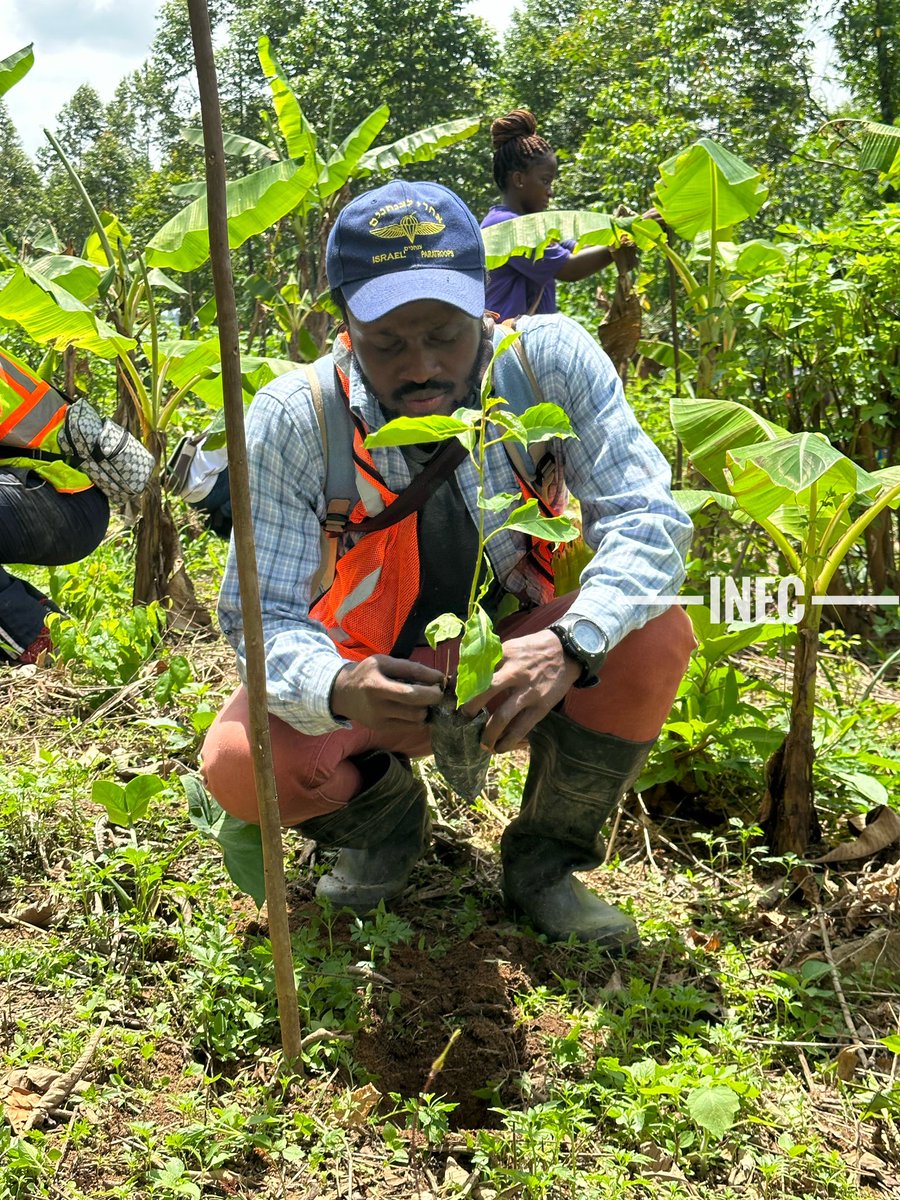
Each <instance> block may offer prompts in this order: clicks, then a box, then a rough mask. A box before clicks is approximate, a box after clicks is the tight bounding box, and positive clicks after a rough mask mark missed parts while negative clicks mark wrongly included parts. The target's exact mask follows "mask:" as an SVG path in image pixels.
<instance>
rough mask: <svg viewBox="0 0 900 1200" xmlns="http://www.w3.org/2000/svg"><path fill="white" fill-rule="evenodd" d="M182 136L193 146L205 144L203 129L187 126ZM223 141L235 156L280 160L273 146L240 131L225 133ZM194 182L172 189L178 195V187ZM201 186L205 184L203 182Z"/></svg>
mask: <svg viewBox="0 0 900 1200" xmlns="http://www.w3.org/2000/svg"><path fill="white" fill-rule="evenodd" d="M181 136H182V138H183V140H184V141H186V142H189V143H190V144H191V145H192V146H201V147H202V146H203V145H204V141H203V130H202V129H194V128H193V127H191V126H186V127H185V128H184V129H182V130H181ZM222 142H223V143H224V148H225V153H226V154H231V155H232V156H233V157H235V158H254V159H256V160H257V161H258V162H261V163H262V162H278V154H277V153H276V151H274V150H273V149H272V147H271V146H264V145H263V144H262V142H255V141H254V140H253V138H248V137H242V136H241V135H240V134H239V133H223V134H222ZM193 186H194V185H193V184H178V185H176V187H175V188H173V189H172V190H173V191H174V192H175V194H176V195H179V194H180V193H179V192H178V190H177V188H179V187H193ZM199 186H200V187H202V186H203V184H202V183H201V184H200V185H199Z"/></svg>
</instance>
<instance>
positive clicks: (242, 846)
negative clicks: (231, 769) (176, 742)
mask: <svg viewBox="0 0 900 1200" xmlns="http://www.w3.org/2000/svg"><path fill="white" fill-rule="evenodd" d="M181 782H182V786H183V787H184V791H185V795H186V796H187V799H188V816H189V817H190V819H191V824H192V825H194V826H195V827H196V828H197V829H199V831H200V832H201V833H202V834H204V835H205V836H206V837H210V838H212V839H213V841H214V842H218V844H219V846H220V847H221V850H222V857H223V859H224V862H225V870H226V871H227V872H228V875H229V877H230V879H231V881H232V883H234V884H235V886H236V887H239V888H240V889H241V891H242V892H246V893H247V895H248V896H252V897H253V899H254V900H255V901H256V906H257V908H262V906H263V904H264V902H265V899H266V877H265V871H264V869H263V855H262V837H261V834H260V831H259V826H258V825H250V824H249V823H248V822H247V821H239V820H238V819H237V817H232V816H231V815H230V814H229V813H226V812H225V810H224V809H223V808H222V807H221V806H220V805H219V804H217V803H216V801H215V800H214V799H213V797H212V796H210V795H209V793H208V792H207V790H206V788H205V787H204V786H203V784H202V783H201V782H200V780H199V779H195V778H193V776H184V777H183V778H182V780H181Z"/></svg>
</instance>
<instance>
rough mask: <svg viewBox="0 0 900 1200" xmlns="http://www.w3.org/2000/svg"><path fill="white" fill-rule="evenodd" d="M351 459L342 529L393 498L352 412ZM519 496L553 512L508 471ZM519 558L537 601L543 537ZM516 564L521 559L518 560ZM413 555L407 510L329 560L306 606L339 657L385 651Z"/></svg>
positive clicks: (548, 559) (544, 566) (544, 585)
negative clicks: (320, 588)
mask: <svg viewBox="0 0 900 1200" xmlns="http://www.w3.org/2000/svg"><path fill="white" fill-rule="evenodd" d="M340 341H341V342H342V344H343V349H344V350H346V351H347V352H348V353H349V351H350V349H351V347H350V340H349V337H348V335H347V334H346V333H343V334H341V335H340ZM335 373H336V375H337V378H338V381H339V383H340V387H341V390H342V392H343V393H344V398H345V400H349V395H350V380H349V378H348V376H347V374H346V373H345V371H344V370H343V369H342V366H341V365H339V364H338V359H337V357H336V358H335ZM351 415H352V416H353V421H354V427H355V428H354V433H353V460H354V466H355V469H356V485H357V492H358V495H359V501H358V503H357V504H356V506H355V507H354V509H353V511H352V513H351V514H350V523H349V524H348V525H347V527H346V532H347V533H351V534H352V532H353V524H354V523H357V522H359V521H362V520H364V519H365V518H366V517H373V516H375V515H377V513H380V512H381V511H382V510H383V509H384V508H386V507H387V505H389V504H391V503H392V502H393V500H395V499H396V496H397V493H395V492H392V491H391V489H390V488H389V487H388V486H387V484H386V483H385V481H384V479H383V478H382V476H381V474H380V473H379V471H378V469H377V467H376V466H375V462H374V460H373V459H372V456H371V454H370V453H369V451H368V450H367V449H366V447H365V445H364V442H363V439H364V437H365V433H366V431H365V429H364V428H363V427H362V423H361V422H360V421H359V418H358V417H356V416H355V414H351ZM516 475H517V478H518V480H519V487H520V490H521V492H522V497H523V499H524V500H530V499H532V498H534V499H536V500H537V501H538V504H539V505H540V508H541V511H542V513H543V514H544V515H545V516H559V515H560V513H559V512H556V511H554V510H553V508H551V507H550V506H549V505H548V504H547V502H546V501H545V499H544V498H543V496H542V495H541V493H540V491H539V490H538V489H537V488H536V487H534V486H532V484H530V483H529V481H528V480H526V479H524V478H523V477H522V476H520V475H519V474H518V472H516ZM529 543H530V546H529V549H528V551H527V553H526V555H525V558H524V560H523V564H526V565H527V566H528V567H530V568H531V570H532V572H533V575H534V576H535V577H536V579H537V582H538V587H539V591H540V593H541V602H542V603H544V602H546V601H549V600H550V599H552V598H553V594H554V591H553V559H552V550H551V547H550V545H549V543H547V542H544V541H541V540H539V539H537V538H529ZM520 565H521V564H520ZM420 570H421V568H420V560H419V543H418V516H417V514H416V513H411V514H410V515H409V516H407V517H405V518H404V519H403V520H401V521H398V522H396V523H395V524H394V525H389V526H388V527H387V528H386V529H382V530H377V531H375V532H370V533H366V534H363V535H362V536H361V537H360V538H359V540H358V541H357V542H356V544H355V545H354V546H352V547H351V548H350V549H349V550H347V551H345V552H344V553H343V554H341V555H340V557H339V558H338V560H337V564H336V567H335V574H334V582H333V583H332V585H331V587H330V588H329V589H328V591H327V592H326V593H325V594H324V595H323V596H321V597H320V598H319V599H318V600H317V601H316V603H315V604H314V605H313V607H312V608H311V609H310V616H311V617H313V619H314V620H316V621H320V622H321V623H322V625H324V626H325V628H326V630H327V631H328V634H329V636H330V637H331V639H332V641H333V642H334V643H335V645H336V646H337V647H338V649H339V651H340V653H341V654H342V655H343V656H344V657H345V658H351V659H357V660H358V659H363V658H368V657H369V655H372V654H390V653H391V651H392V650H393V647H394V646H395V644H396V642H397V639H398V638H399V636H400V633H401V631H402V630H403V628H404V626H405V625H406V621H407V618H408V617H409V615H410V613H411V612H412V609H413V606H414V604H415V603H416V601H417V599H418V597H419V591H420V586H421V581H420Z"/></svg>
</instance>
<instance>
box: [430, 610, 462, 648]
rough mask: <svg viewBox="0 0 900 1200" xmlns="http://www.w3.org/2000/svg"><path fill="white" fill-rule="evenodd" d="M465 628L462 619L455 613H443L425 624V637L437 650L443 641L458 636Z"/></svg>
mask: <svg viewBox="0 0 900 1200" xmlns="http://www.w3.org/2000/svg"><path fill="white" fill-rule="evenodd" d="M463 628H464V625H463V622H462V620H461V619H460V618H459V617H457V616H454V614H453V613H441V615H440V616H439V617H435V618H434V620H433V621H430V622H429V623H428V624H427V625H426V626H425V639H426V641H427V642H428V645H429V646H430V647H431V648H432V650H437V648H438V645H439V644H440V643H441V642H446V641H448V640H449V639H451V638H458V637H459V635H460V634H461V633H462V631H463Z"/></svg>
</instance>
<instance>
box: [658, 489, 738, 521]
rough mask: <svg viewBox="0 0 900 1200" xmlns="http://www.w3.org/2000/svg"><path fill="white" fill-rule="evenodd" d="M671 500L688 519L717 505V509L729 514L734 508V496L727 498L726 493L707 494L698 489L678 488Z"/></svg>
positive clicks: (707, 492)
mask: <svg viewBox="0 0 900 1200" xmlns="http://www.w3.org/2000/svg"><path fill="white" fill-rule="evenodd" d="M672 498H673V499H674V501H675V503H676V504H677V505H678V507H679V508H680V509H681V511H682V512H686V513H687V515H688V516H689V517H693V516H695V515H696V514H697V513H698V512H701V511H702V510H703V509H704V508H712V506H713V505H714V504H717V505H718V506H719V508H723V509H725V511H726V512H729V511H730V510H731V509H733V508H734V496H729V495H728V494H727V493H726V492H709V491H703V490H702V489H700V488H688V489H683V488H680V489H679V490H678V491H674V492H673V493H672Z"/></svg>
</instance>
